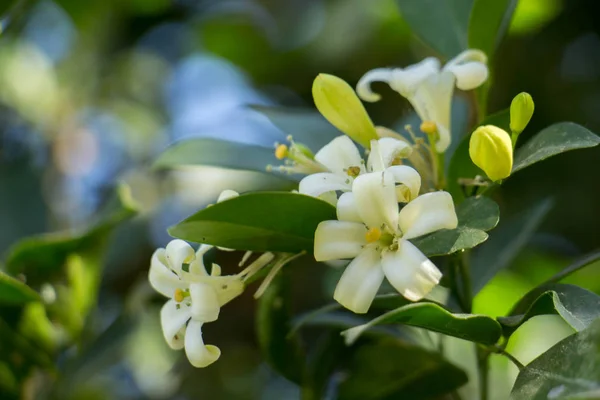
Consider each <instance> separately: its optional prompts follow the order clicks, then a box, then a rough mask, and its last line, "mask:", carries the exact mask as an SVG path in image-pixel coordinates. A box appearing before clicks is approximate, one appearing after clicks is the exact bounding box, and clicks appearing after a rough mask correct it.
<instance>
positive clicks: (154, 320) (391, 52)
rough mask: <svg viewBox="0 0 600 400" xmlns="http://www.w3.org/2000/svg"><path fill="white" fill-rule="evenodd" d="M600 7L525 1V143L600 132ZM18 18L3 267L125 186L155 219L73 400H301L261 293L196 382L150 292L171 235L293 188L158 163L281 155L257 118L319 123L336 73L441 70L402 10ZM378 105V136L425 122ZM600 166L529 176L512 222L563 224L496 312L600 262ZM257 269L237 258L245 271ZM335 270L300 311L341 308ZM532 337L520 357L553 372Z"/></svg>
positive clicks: (246, 175) (587, 278) (231, 320)
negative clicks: (294, 117)
mask: <svg viewBox="0 0 600 400" xmlns="http://www.w3.org/2000/svg"><path fill="white" fill-rule="evenodd" d="M595 6H597V4H596V2H595V1H594V0H568V1H567V0H520V1H519V3H518V6H517V9H516V12H515V15H514V18H513V20H512V22H511V26H510V29H509V31H508V36H507V37H506V38H505V40H504V41H503V43H502V44H501V46H500V48H499V50H498V52H497V54H496V56H495V58H494V60H493V63H494V70H495V76H494V77H493V78H494V81H493V86H492V90H491V95H490V101H489V107H488V108H489V110H490V111H491V112H493V111H497V110H501V109H504V108H506V107H508V106H509V104H510V101H511V99H512V97H513V96H514V95H516V94H517V93H519V92H521V91H527V92H529V93H530V94H531V95H532V96H533V99H534V100H535V103H536V111H535V114H534V117H533V119H532V123H531V124H530V126H529V127H528V128H527V130H526V131H525V133H524V134H523V138H522V139H521V140H523V141H525V140H526V139H527V138H528V136H530V135H532V134H534V133H536V132H537V131H539V130H540V129H541V128H544V127H546V126H548V125H550V124H552V123H554V122H558V121H564V120H569V121H574V122H576V123H579V124H581V125H583V126H585V127H587V128H588V129H590V130H591V131H593V132H600V112H598V110H600V25H599V22H598V19H597V17H596V16H597V13H596V12H595V10H596V7H595ZM0 18H1V19H0V223H1V228H0V251H2V252H3V254H6V252H7V251H8V249H9V248H10V246H11V245H13V244H15V243H16V242H17V241H18V240H19V239H21V238H23V237H26V236H28V235H32V234H37V233H42V232H50V231H57V230H71V229H76V228H79V227H81V226H85V225H86V224H89V221H90V220H91V218H92V216H94V215H95V214H96V213H97V211H98V210H99V209H100V207H101V206H102V205H103V204H104V202H105V200H106V198H107V196H108V194H110V193H111V192H112V189H113V187H114V186H115V184H116V183H117V182H118V181H124V182H126V183H128V184H129V185H130V186H131V188H132V194H133V197H134V198H135V200H136V201H137V202H138V203H139V204H140V208H141V213H140V215H139V216H138V217H136V218H135V219H134V220H132V221H129V222H128V223H127V224H125V225H123V226H121V227H120V228H119V229H118V230H117V232H116V235H115V236H114V237H113V240H111V244H110V247H109V249H110V251H109V253H108V256H107V258H106V259H105V260H104V270H103V271H104V272H103V275H102V283H101V291H100V298H99V305H98V307H97V309H95V311H93V315H94V320H95V321H97V323H96V324H95V329H94V333H93V334H92V335H91V336H90V337H94V338H97V337H98V335H102V336H101V337H100V339H99V340H98V341H96V342H93V343H91V344H90V343H88V347H87V349H88V350H90V349H91V350H90V351H88V352H87V353H86V357H88V358H87V359H86V362H85V363H83V364H81V365H79V366H78V367H77V368H75V367H72V368H73V369H72V373H70V376H69V379H68V382H63V383H62V385H63V386H64V387H68V388H69V390H68V391H67V392H65V393H68V394H65V395H64V397H61V396H59V398H82V399H83V398H85V399H87V398H98V399H104V398H106V399H109V398H110V399H114V398H123V399H146V398H149V399H171V398H172V399H188V398H207V399H208V398H210V399H287V398H290V399H294V398H298V396H299V392H298V389H297V388H296V387H295V386H294V385H292V384H290V383H289V382H287V381H285V379H283V378H280V377H277V376H276V374H274V373H273V372H272V371H271V370H270V369H269V368H268V367H267V366H266V365H265V364H264V363H263V361H262V360H261V357H260V354H259V352H258V348H257V344H256V338H255V333H254V327H253V321H254V304H255V303H254V301H252V298H251V293H246V294H245V295H244V296H243V297H242V298H241V299H238V300H236V301H235V302H233V303H232V304H230V305H228V306H227V309H226V310H224V312H222V314H221V317H220V318H219V320H218V323H214V324H210V326H206V330H205V334H204V337H205V340H206V341H207V343H214V344H217V345H218V346H219V347H220V348H221V349H222V351H223V355H222V358H221V360H220V361H219V362H218V363H216V364H215V365H214V366H212V367H210V368H208V369H201V370H195V369H193V368H192V367H191V366H189V364H188V363H187V361H186V360H185V357H184V355H183V353H182V352H174V351H171V350H169V349H168V347H167V346H166V344H165V343H164V340H163V338H162V334H161V332H160V326H159V320H158V310H159V309H160V306H161V305H162V299H160V298H159V297H158V296H156V297H155V296H154V295H153V293H152V291H151V290H150V289H149V287H148V286H147V284H146V276H147V271H148V267H149V260H150V256H151V254H152V252H153V250H154V249H155V248H156V247H160V246H164V245H165V244H166V243H167V242H168V240H169V237H168V235H167V233H166V228H167V227H168V226H170V225H172V224H174V223H176V222H177V221H179V220H180V219H181V218H183V217H185V216H186V215H189V214H190V213H192V212H194V211H195V210H197V209H199V208H201V207H203V206H205V205H206V204H208V203H210V202H214V201H215V199H216V197H217V196H218V194H219V192H220V191H221V190H223V189H226V188H228V189H235V190H238V191H241V192H244V191H248V190H256V189H264V188H271V187H274V186H276V185H277V180H276V179H275V178H273V177H272V176H270V175H267V174H261V173H257V172H236V171H226V170H220V169H217V168H211V167H202V168H185V169H181V170H176V171H167V172H165V171H156V170H153V169H152V168H151V165H152V162H153V161H154V160H155V159H156V157H157V156H158V155H159V154H160V153H161V152H162V151H163V150H164V149H165V148H166V147H167V146H168V145H169V144H171V143H173V142H176V141H178V140H182V139H186V138H192V137H214V138H222V139H228V140H232V141H239V142H244V143H252V144H257V145H263V146H272V144H273V143H274V142H275V141H278V140H279V141H283V140H284V138H285V136H286V134H285V133H283V132H282V131H280V130H279V129H278V128H277V127H276V126H275V125H273V124H272V123H271V122H270V121H269V119H267V118H266V117H265V116H264V115H262V114H261V113H260V112H257V111H255V109H253V108H251V107H250V106H251V105H252V106H254V105H262V106H276V105H281V106H286V107H304V108H309V109H312V108H314V106H313V104H312V100H311V85H312V81H313V79H314V78H315V76H316V75H317V74H318V73H320V72H326V73H331V74H335V75H337V76H340V77H342V78H344V79H345V80H347V81H348V82H350V83H351V84H355V83H356V82H357V80H358V79H359V78H360V77H361V76H362V75H363V74H364V73H365V72H366V71H368V70H370V69H373V68H377V67H383V66H405V65H408V64H411V63H414V62H417V61H419V60H420V59H422V58H423V57H426V56H429V55H435V53H433V52H432V51H431V50H430V49H429V48H428V47H427V46H426V45H424V44H423V43H422V42H420V41H419V40H417V39H415V38H414V36H412V35H411V34H410V31H409V28H408V26H407V25H406V23H405V22H404V21H403V19H402V15H401V14H400V12H399V10H398V8H397V6H396V4H395V2H394V0H370V1H364V0H87V1H79V0H55V1H51V0H25V1H11V0H0ZM377 89H378V90H380V91H381V92H382V93H383V95H384V97H383V98H384V100H383V101H381V102H379V103H376V104H368V105H367V106H366V107H367V110H368V111H369V113H370V114H371V116H372V119H373V120H374V121H375V122H376V124H379V125H386V126H398V124H399V123H401V122H400V121H405V120H406V118H410V117H411V109H410V107H409V105H408V103H407V102H405V101H404V100H403V99H401V98H400V96H398V95H397V94H395V93H394V92H392V91H391V90H389V89H386V87H384V86H383V85H382V86H381V87H379V86H378V87H377ZM458 97H459V98H458V99H457V102H460V98H461V95H460V94H459V96H458ZM463 97H464V96H463ZM599 156H600V149H598V148H596V149H587V150H579V151H577V152H573V153H567V154H564V155H560V156H557V157H555V158H552V159H551V160H549V161H547V162H545V163H543V165H542V164H538V165H536V166H534V167H532V168H528V169H527V170H525V171H523V172H519V173H518V174H516V175H515V176H514V177H512V178H511V179H510V180H509V181H508V182H507V183H506V185H504V186H503V188H502V190H501V191H500V192H498V193H497V195H496V200H497V201H498V202H499V204H500V205H501V210H502V214H501V215H502V218H510V217H511V216H515V218H516V219H518V218H519V215H521V214H519V213H522V212H523V210H527V209H529V207H531V206H533V205H535V204H537V203H538V202H539V201H540V200H542V199H545V198H548V197H551V198H552V200H553V206H552V209H551V210H550V211H549V212H548V214H547V215H546V217H545V218H544V222H543V223H542V224H541V226H540V227H539V229H537V233H536V234H535V235H534V236H533V237H532V239H531V240H530V241H529V242H528V244H527V246H526V247H525V248H524V249H523V251H522V252H520V254H519V256H518V257H517V258H516V259H514V260H511V262H510V268H509V269H506V270H504V271H503V272H502V273H500V274H499V275H498V276H496V277H495V278H494V279H493V280H492V281H491V283H490V284H488V285H487V286H486V287H485V288H484V290H483V291H482V292H481V293H480V294H479V296H478V297H477V298H476V302H475V311H476V312H482V313H489V314H491V315H501V314H503V313H506V312H507V311H508V310H509V309H510V306H511V305H512V303H513V302H514V301H516V300H517V299H518V298H519V297H520V296H522V295H523V294H524V293H526V292H527V291H528V290H529V289H530V288H532V287H533V286H534V285H536V284H538V283H540V282H541V281H543V280H544V279H545V278H547V277H549V276H550V275H552V274H553V273H554V272H556V271H558V270H560V269H561V268H563V267H564V266H565V265H567V264H568V263H569V262H570V261H571V260H573V259H574V258H576V257H578V256H580V255H582V254H585V253H586V252H589V251H591V250H594V249H595V248H597V247H598V245H599V244H600V243H599V239H598V238H599V236H598V225H599V223H600V207H598V205H599V204H600V190H599V189H600V188H599V185H600V174H599V172H600V170H599V167H598V165H599V164H598V161H599V160H600V158H599ZM492 236H493V233H492ZM239 257H240V254H237V253H235V254H225V255H223V254H218V255H217V258H218V259H219V262H220V263H221V264H222V265H224V266H225V268H227V265H228V264H232V263H234V262H237V261H238V260H239ZM306 263H308V262H306ZM322 269H323V267H322V266H321V267H318V266H314V265H307V266H306V268H294V276H295V282H296V283H297V284H295V285H294V288H295V299H296V300H295V301H296V304H295V307H296V310H295V311H296V312H302V311H306V310H309V309H311V308H314V307H316V306H318V305H321V304H325V303H327V302H328V301H329V300H327V299H328V298H330V293H331V290H332V287H333V286H332V285H333V284H334V283H335V280H334V279H329V280H328V279H323V280H319V282H320V281H322V282H324V283H322V284H320V283H316V282H317V279H316V278H315V276H317V275H315V274H322V273H323V271H322ZM325 274H326V272H325ZM599 278H600V270H599V269H598V268H588V269H586V270H585V271H583V272H580V273H579V274H577V275H575V276H574V277H573V278H570V281H571V282H575V283H577V284H579V285H581V286H583V287H586V288H588V289H590V290H594V291H596V292H597V293H600V279H599ZM315 285H317V286H318V287H317V289H318V290H312V289H313V288H314V287H315ZM308 288H311V289H310V290H308ZM250 292H251V291H250ZM132 299H133V300H132ZM132 303H135V304H133V305H131V304H132ZM140 304H143V306H142V305H140ZM127 307H129V308H127ZM125 309H134V310H136V312H134V313H130V314H127V313H124V311H123V310H125ZM536 324H537V325H539V326H537V325H536ZM528 325H531V326H529V327H527V328H528V329H530V330H532V332H542V331H543V332H549V331H551V332H554V333H556V338H555V337H551V336H552V335H549V334H547V333H546V334H544V338H545V340H546V341H547V342H548V343H547V345H546V347H547V346H549V345H550V344H552V343H554V342H556V341H557V340H559V339H560V338H562V337H563V336H564V335H566V334H568V328H566V327H565V326H562V325H561V323H560V322H557V321H556V320H554V319H552V318H551V317H548V318H547V317H544V318H541V319H540V320H539V321H531V323H530V324H528ZM550 325H552V327H553V329H549V326H550ZM107 328H109V330H108V331H107V330H106V329H107ZM524 328H525V327H524ZM536 329H541V330H540V331H536ZM562 333H564V335H562ZM561 335H562V336H561ZM516 339H517V340H515V343H514V344H511V346H513V347H514V351H515V352H516V353H519V352H521V353H522V357H523V358H524V359H525V358H526V357H533V356H531V355H530V354H529V355H527V354H525V353H527V352H531V351H533V350H532V349H531V348H527V349H520V350H519V343H518V338H516ZM540 340H542V339H540ZM542 341H543V340H542ZM459 346H460V344H457V348H460V347H459ZM521 347H522V346H521ZM534 347H535V346H534ZM510 348H511V347H510V346H509V349H510ZM542 350H543V349H542ZM540 351H541V350H540ZM88 353H89V354H88ZM459 353H460V351H459ZM521 353H519V354H521ZM502 361H504V360H502ZM502 361H499V362H498V365H499V367H498V370H499V371H504V372H499V373H498V377H497V379H498V380H499V382H500V384H502V385H504V386H503V387H510V386H508V385H509V384H510V379H514V376H515V371H512V372H511V370H510V368H509V367H508V365H504V364H503V362H502ZM82 365H83V367H82ZM503 374H504V375H503ZM511 374H512V375H511ZM511 376H512V378H511ZM495 379H496V378H495ZM499 398H502V397H499Z"/></svg>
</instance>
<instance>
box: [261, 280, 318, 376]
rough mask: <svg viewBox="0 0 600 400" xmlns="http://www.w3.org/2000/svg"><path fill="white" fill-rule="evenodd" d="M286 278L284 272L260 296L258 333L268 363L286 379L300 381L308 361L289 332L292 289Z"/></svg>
mask: <svg viewBox="0 0 600 400" xmlns="http://www.w3.org/2000/svg"><path fill="white" fill-rule="evenodd" d="M286 279H287V276H285V271H284V272H282V273H281V274H279V276H278V277H277V278H275V280H274V281H273V282H271V284H270V285H269V287H268V288H267V290H266V291H265V293H264V294H263V295H262V296H261V297H260V299H259V301H258V311H257V317H256V332H257V337H258V342H259V344H260V347H261V351H262V353H263V355H264V357H265V359H266V361H267V362H268V363H269V365H270V366H271V367H272V368H273V369H274V370H275V371H277V372H279V373H280V374H281V375H283V376H284V377H286V378H287V379H289V380H291V381H292V382H296V383H298V384H300V383H301V381H302V376H303V371H304V365H305V362H306V361H305V356H304V353H303V351H302V349H301V347H300V343H299V341H298V338H297V337H289V336H288V334H287V333H288V331H289V329H290V308H289V295H290V290H289V289H290V288H289V287H286V283H287V282H286Z"/></svg>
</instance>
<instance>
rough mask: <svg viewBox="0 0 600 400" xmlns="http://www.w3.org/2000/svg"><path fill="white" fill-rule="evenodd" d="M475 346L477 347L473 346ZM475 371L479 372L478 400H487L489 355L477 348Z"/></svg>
mask: <svg viewBox="0 0 600 400" xmlns="http://www.w3.org/2000/svg"><path fill="white" fill-rule="evenodd" d="M475 346H477V345H475ZM476 350H477V371H478V372H479V399H480V400H487V399H488V393H489V388H488V384H489V379H488V371H489V356H490V353H489V352H487V351H485V350H484V349H482V348H481V347H479V346H477V347H476Z"/></svg>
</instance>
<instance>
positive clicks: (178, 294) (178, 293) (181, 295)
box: [173, 288, 190, 303]
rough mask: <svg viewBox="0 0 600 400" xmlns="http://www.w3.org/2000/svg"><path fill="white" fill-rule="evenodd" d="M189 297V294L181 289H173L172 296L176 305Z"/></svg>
mask: <svg viewBox="0 0 600 400" xmlns="http://www.w3.org/2000/svg"><path fill="white" fill-rule="evenodd" d="M189 295H190V293H189V292H187V291H185V290H183V289H179V288H177V289H175V295H174V296H173V300H175V301H176V302H178V303H181V302H182V301H183V300H184V299H185V298H186V297H188V296H189Z"/></svg>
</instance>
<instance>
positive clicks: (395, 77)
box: [390, 57, 440, 97]
mask: <svg viewBox="0 0 600 400" xmlns="http://www.w3.org/2000/svg"><path fill="white" fill-rule="evenodd" d="M439 71H440V61H439V60H438V59H437V58H435V57H427V58H425V59H424V60H422V61H420V62H418V63H416V64H413V65H409V66H408V67H406V68H404V69H401V68H396V69H394V70H393V72H392V79H391V82H390V87H391V88H392V89H394V90H395V91H397V92H398V93H400V94H401V95H402V96H403V97H409V96H411V95H412V93H414V91H415V90H416V89H417V88H418V87H419V86H420V85H421V83H423V81H425V80H426V79H428V78H429V77H430V76H432V75H437V74H438V72H439Z"/></svg>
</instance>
